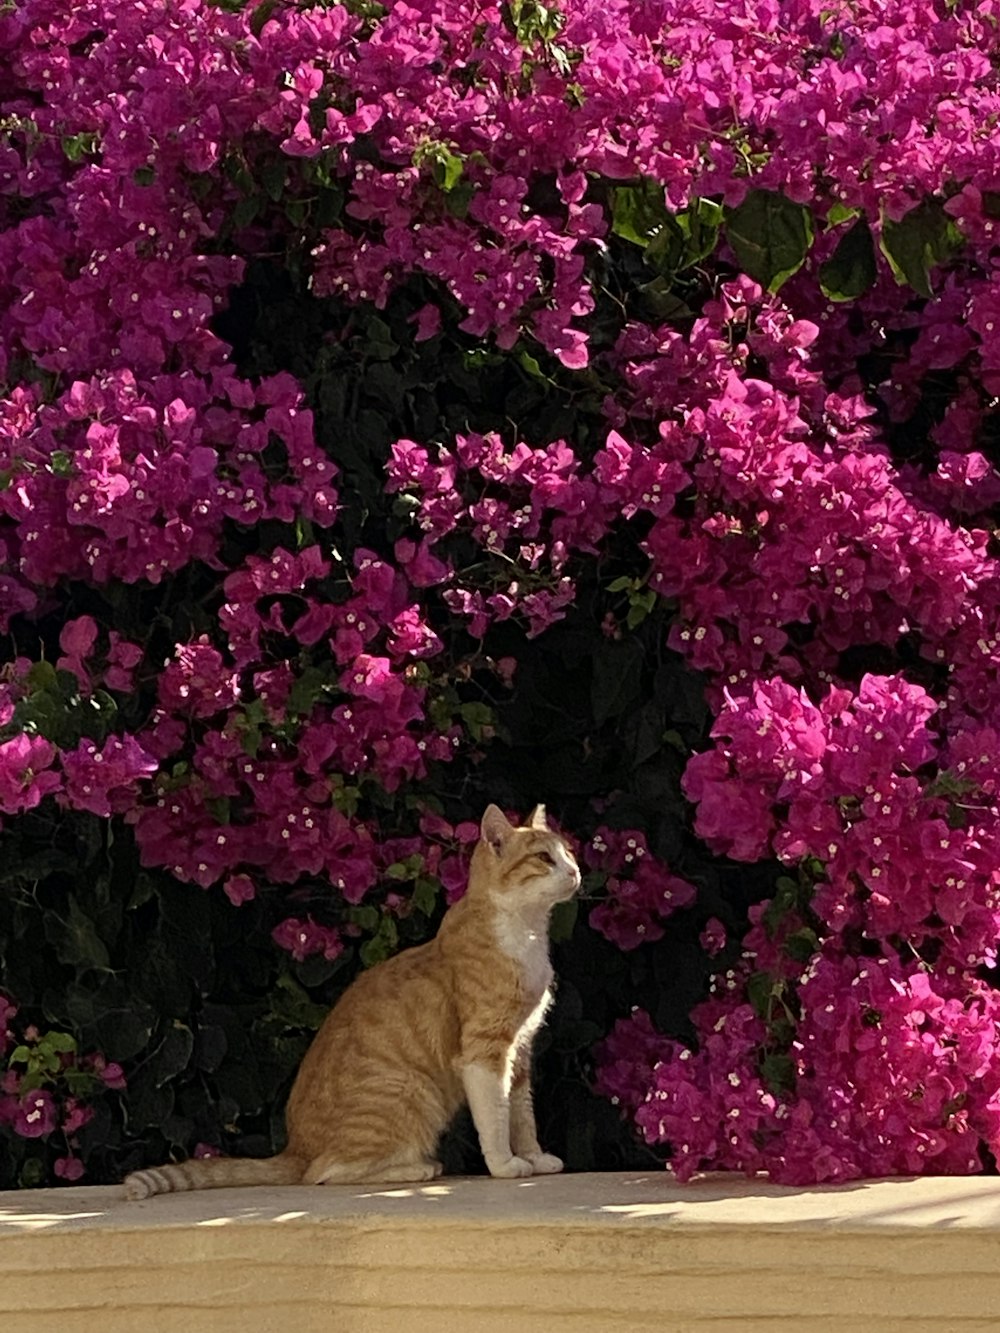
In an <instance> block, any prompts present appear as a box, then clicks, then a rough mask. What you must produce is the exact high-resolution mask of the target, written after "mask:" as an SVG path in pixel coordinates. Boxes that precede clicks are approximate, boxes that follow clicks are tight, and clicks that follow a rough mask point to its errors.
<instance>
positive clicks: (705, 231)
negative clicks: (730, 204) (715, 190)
mask: <svg viewBox="0 0 1000 1333" xmlns="http://www.w3.org/2000/svg"><path fill="white" fill-rule="evenodd" d="M724 216H725V210H724V209H723V207H722V205H721V204H717V203H716V202H715V201H714V200H712V199H695V200H693V201H692V202H691V204H689V205H688V207H687V208H685V209H683V210H682V211H681V212H680V213H678V214H677V225H678V227H679V228H680V230H681V232H682V234H683V236H684V259H683V267H685V268H686V267H687V266H688V265H689V264H698V263H700V262H701V260H703V259H707V258H708V256H709V255H710V254H711V253H712V251H713V250H714V249H715V247H716V245H717V244H718V242H719V228H720V227H721V226H722V221H723V217H724Z"/></svg>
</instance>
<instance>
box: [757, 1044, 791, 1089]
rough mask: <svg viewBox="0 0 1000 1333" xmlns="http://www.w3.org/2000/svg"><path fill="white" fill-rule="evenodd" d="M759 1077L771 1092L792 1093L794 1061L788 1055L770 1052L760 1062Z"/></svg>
mask: <svg viewBox="0 0 1000 1333" xmlns="http://www.w3.org/2000/svg"><path fill="white" fill-rule="evenodd" d="M760 1076H761V1078H762V1079H763V1080H764V1082H765V1083H766V1084H767V1086H768V1087H769V1088H770V1089H771V1091H772V1092H777V1093H782V1092H792V1091H794V1089H795V1061H794V1060H793V1059H792V1057H791V1056H790V1055H784V1054H782V1053H781V1052H779V1051H770V1052H768V1054H767V1055H765V1056H764V1057H763V1059H762V1060H761V1062H760Z"/></svg>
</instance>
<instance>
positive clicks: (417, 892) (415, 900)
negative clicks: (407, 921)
mask: <svg viewBox="0 0 1000 1333" xmlns="http://www.w3.org/2000/svg"><path fill="white" fill-rule="evenodd" d="M440 892H441V885H440V883H439V882H438V881H437V880H436V879H431V878H430V877H429V876H428V875H421V876H420V877H419V879H418V880H417V882H416V884H415V885H414V886H413V893H412V894H411V895H410V902H411V903H412V904H413V906H414V907H415V908H416V910H417V911H418V912H423V914H424V916H430V915H431V914H432V913H433V912H434V910H435V908H436V907H437V904H438V896H439V894H440Z"/></svg>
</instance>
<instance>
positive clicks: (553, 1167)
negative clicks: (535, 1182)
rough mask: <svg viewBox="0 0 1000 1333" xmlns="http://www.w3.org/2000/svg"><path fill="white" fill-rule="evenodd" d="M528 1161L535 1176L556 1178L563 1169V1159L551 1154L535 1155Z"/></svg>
mask: <svg viewBox="0 0 1000 1333" xmlns="http://www.w3.org/2000/svg"><path fill="white" fill-rule="evenodd" d="M528 1161H529V1162H530V1163H531V1174H532V1175H533V1176H556V1175H558V1174H559V1172H560V1171H561V1170H562V1169H563V1163H562V1158H561V1157H556V1156H554V1154H552V1153H550V1152H538V1153H533V1154H532V1155H531V1156H530V1157H529V1158H528Z"/></svg>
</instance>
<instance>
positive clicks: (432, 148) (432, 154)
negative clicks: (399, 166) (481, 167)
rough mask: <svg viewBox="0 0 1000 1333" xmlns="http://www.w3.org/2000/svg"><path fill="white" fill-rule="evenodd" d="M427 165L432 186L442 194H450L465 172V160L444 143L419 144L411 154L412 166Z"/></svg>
mask: <svg viewBox="0 0 1000 1333" xmlns="http://www.w3.org/2000/svg"><path fill="white" fill-rule="evenodd" d="M425 164H426V165H428V166H429V167H430V169H431V177H432V179H433V181H434V184H435V185H436V186H437V187H438V189H439V190H440V191H441V192H442V193H443V194H451V192H452V190H454V189H455V187H456V186H457V185H458V183H459V181H460V180H461V179H462V174H463V172H464V171H465V158H463V157H460V156H459V155H458V153H455V152H453V151H452V150H451V149H450V148H449V147H448V145H447V144H444V143H424V144H420V145H419V146H418V147H417V148H416V149H415V150H414V153H413V165H414V166H415V167H422V166H424V165H425Z"/></svg>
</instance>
